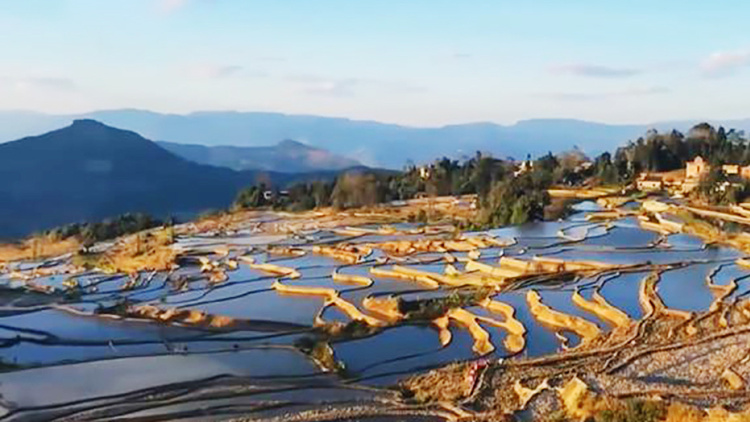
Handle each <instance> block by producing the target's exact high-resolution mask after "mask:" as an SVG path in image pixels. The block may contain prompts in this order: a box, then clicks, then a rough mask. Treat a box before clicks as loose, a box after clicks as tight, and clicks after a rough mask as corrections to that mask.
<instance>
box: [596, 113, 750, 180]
mask: <svg viewBox="0 0 750 422" xmlns="http://www.w3.org/2000/svg"><path fill="white" fill-rule="evenodd" d="M602 155H604V154H602ZM698 156H701V157H703V159H704V160H706V161H708V163H709V164H710V165H712V166H718V165H722V164H730V163H731V164H740V165H747V164H750V144H748V142H747V139H745V134H744V132H742V131H735V130H734V129H731V130H729V131H728V132H727V131H726V130H725V129H724V128H723V127H719V129H718V130H717V129H714V127H713V126H711V125H709V124H708V123H701V124H698V125H695V126H693V128H692V129H690V131H688V133H687V135H683V134H682V133H680V132H678V131H676V130H673V131H671V132H669V133H663V134H662V133H659V132H657V131H656V130H651V131H649V132H648V133H647V134H646V136H645V137H641V138H638V139H637V140H636V141H635V142H630V143H629V144H628V145H627V146H625V147H622V148H619V149H618V150H617V152H616V153H615V158H614V161H612V164H613V165H614V167H615V168H616V169H617V176H618V177H619V178H620V179H623V180H632V178H633V177H635V176H637V175H638V174H639V173H640V172H643V171H648V172H661V171H670V170H676V169H680V168H683V167H684V166H685V163H687V162H688V161H691V160H693V159H695V157H698ZM600 158H603V157H600ZM597 161H598V160H597ZM599 169H600V170H601V171H603V172H607V174H606V176H607V177H608V178H610V179H611V178H614V175H612V174H609V172H610V170H607V165H606V162H603V163H601V166H600V167H599Z"/></svg>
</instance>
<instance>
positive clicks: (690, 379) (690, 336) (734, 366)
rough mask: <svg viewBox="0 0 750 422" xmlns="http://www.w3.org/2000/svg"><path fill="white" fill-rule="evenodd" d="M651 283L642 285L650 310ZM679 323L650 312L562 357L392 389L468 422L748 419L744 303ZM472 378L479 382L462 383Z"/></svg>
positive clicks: (492, 365) (472, 368) (748, 330)
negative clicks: (642, 413)
mask: <svg viewBox="0 0 750 422" xmlns="http://www.w3.org/2000/svg"><path fill="white" fill-rule="evenodd" d="M653 283H654V277H649V278H647V279H646V280H644V281H643V283H642V284H643V285H644V290H645V293H644V294H645V296H646V300H648V301H650V302H653V300H654V298H653V296H652V295H651V290H650V287H651V286H652V284H653ZM648 306H650V307H654V304H653V303H649V305H648ZM688 318H689V319H688V320H686V319H684V318H683V317H682V316H675V315H672V314H669V313H663V312H659V309H658V306H656V307H654V309H653V311H652V312H651V313H649V314H648V315H646V317H645V318H644V319H642V320H640V321H637V322H632V323H631V324H629V326H628V327H627V328H626V329H623V330H615V331H612V332H610V333H606V334H605V333H600V334H599V335H598V336H596V337H594V338H592V339H591V340H590V341H588V342H585V343H582V344H581V345H580V346H579V347H577V348H575V349H574V350H571V351H567V352H562V353H559V354H556V355H553V356H548V357H542V358H535V359H512V360H505V361H503V360H501V361H499V362H488V363H480V364H477V363H476V362H472V363H465V364H459V365H453V366H451V367H447V368H443V369H439V370H436V371H432V372H430V373H428V374H424V375H418V376H415V377H413V378H411V379H408V380H406V381H404V382H403V383H402V384H401V386H402V388H403V389H404V391H405V394H406V396H407V397H412V399H413V400H415V401H418V402H421V403H431V402H440V401H444V400H450V401H452V402H454V403H459V404H460V405H461V408H462V409H463V410H464V411H467V412H470V413H471V417H470V418H469V419H468V420H488V421H489V420H499V418H501V417H507V416H508V415H513V414H516V413H518V412H522V411H523V412H525V413H526V414H532V415H535V417H536V418H538V419H539V420H549V419H547V418H548V417H549V416H550V415H556V417H558V419H555V420H566V419H565V418H570V419H569V420H584V419H586V418H595V420H630V419H602V418H603V417H604V416H603V415H605V414H609V415H616V414H617V413H623V414H625V413H627V412H629V411H633V409H632V407H633V406H640V407H641V408H642V407H644V406H645V407H650V408H651V407H652V408H653V409H655V410H654V411H655V412H656V413H658V414H660V415H661V416H660V417H659V418H655V419H645V420H654V421H656V420H665V419H664V418H666V420H673V421H677V420H687V421H718V420H730V419H716V418H717V417H718V416H721V417H723V418H729V417H730V416H731V414H732V413H735V414H738V415H739V414H744V415H750V413H745V412H746V411H745V409H747V406H748V405H749V404H750V388H748V385H747V382H746V380H747V379H748V377H750V301H747V300H734V301H731V302H727V303H722V304H721V305H719V306H717V307H716V309H714V310H710V311H706V312H702V313H697V314H694V315H690V316H689V317H688ZM477 371H479V372H481V376H476V375H473V376H470V374H476V372H477ZM449 385H450V387H449ZM736 417H738V418H739V416H736ZM745 417H747V416H745ZM670 418H671V419H670ZM712 418H713V419H712ZM535 420H536V419H535ZM736 420H745V419H736Z"/></svg>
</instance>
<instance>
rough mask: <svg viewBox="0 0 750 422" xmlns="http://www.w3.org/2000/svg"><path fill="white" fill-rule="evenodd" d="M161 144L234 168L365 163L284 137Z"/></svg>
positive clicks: (291, 169)
mask: <svg viewBox="0 0 750 422" xmlns="http://www.w3.org/2000/svg"><path fill="white" fill-rule="evenodd" d="M157 144H158V145H159V146H161V147H162V148H164V149H166V150H167V151H169V152H172V153H173V154H175V155H178V156H180V157H182V158H185V159H187V160H190V161H194V162H196V163H201V164H209V165H212V166H219V167H228V168H231V169H233V170H238V171H240V170H266V171H282V172H285V173H305V172H311V171H318V170H344V169H348V168H352V167H358V166H361V165H362V164H361V163H360V162H359V161H357V160H353V159H351V158H347V157H344V156H340V155H336V154H332V153H330V152H328V151H326V150H324V149H320V148H314V147H311V146H309V145H305V144H303V143H301V142H297V141H293V140H288V139H287V140H284V141H281V142H279V143H278V144H276V145H271V146H259V147H241V146H230V145H220V146H205V145H197V144H178V143H174V142H166V141H160V142H157Z"/></svg>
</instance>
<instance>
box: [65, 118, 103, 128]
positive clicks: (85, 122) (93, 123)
mask: <svg viewBox="0 0 750 422" xmlns="http://www.w3.org/2000/svg"><path fill="white" fill-rule="evenodd" d="M70 127H75V128H95V127H96V128H102V127H109V126H107V125H105V124H104V123H102V122H100V121H98V120H94V119H75V120H73V124H71V125H70Z"/></svg>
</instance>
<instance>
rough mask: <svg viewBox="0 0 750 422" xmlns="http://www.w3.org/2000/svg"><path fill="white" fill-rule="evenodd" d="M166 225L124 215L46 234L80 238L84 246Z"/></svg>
mask: <svg viewBox="0 0 750 422" xmlns="http://www.w3.org/2000/svg"><path fill="white" fill-rule="evenodd" d="M164 224H165V223H164V222H163V221H161V220H158V219H154V218H152V217H151V216H149V215H148V214H143V213H135V214H123V215H120V216H118V217H115V218H111V219H107V220H103V221H100V222H96V223H73V224H67V225H65V226H61V227H57V228H54V229H51V230H48V231H47V232H46V233H45V234H47V235H49V236H52V237H55V238H57V239H67V238H70V237H78V238H79V239H81V241H82V242H83V244H84V245H87V244H92V243H94V242H99V241H102V240H109V239H114V238H116V237H120V236H123V235H126V234H131V233H137V232H139V231H142V230H147V229H150V228H154V227H158V226H162V225H164Z"/></svg>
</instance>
